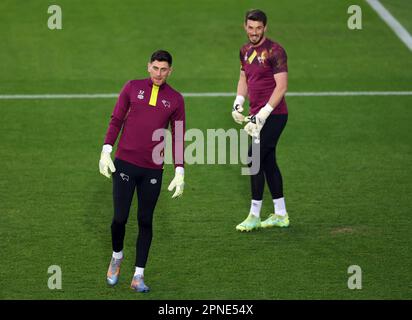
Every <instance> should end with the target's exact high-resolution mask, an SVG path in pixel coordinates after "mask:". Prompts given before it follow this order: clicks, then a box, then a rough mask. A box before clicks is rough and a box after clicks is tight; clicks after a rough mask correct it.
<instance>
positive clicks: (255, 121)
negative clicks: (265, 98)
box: [244, 103, 273, 139]
mask: <svg viewBox="0 0 412 320" xmlns="http://www.w3.org/2000/svg"><path fill="white" fill-rule="evenodd" d="M272 111H273V108H272V106H271V105H270V104H268V103H267V104H266V105H265V106H264V107H263V108H262V109H260V110H259V112H258V113H257V114H256V115H254V116H248V117H246V118H245V122H248V123H247V125H245V128H244V130H245V131H246V132H247V134H248V135H250V136H252V137H255V138H258V139H259V134H260V130H262V128H263V125H264V124H265V122H266V119H267V118H268V117H269V115H270V114H271V113H272Z"/></svg>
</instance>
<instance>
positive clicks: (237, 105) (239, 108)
mask: <svg viewBox="0 0 412 320" xmlns="http://www.w3.org/2000/svg"><path fill="white" fill-rule="evenodd" d="M244 102H245V98H244V97H243V96H236V99H235V102H233V108H232V117H233V120H235V122H236V123H239V124H242V123H243V121H244V120H245V116H244V115H243V114H242V112H243V103H244Z"/></svg>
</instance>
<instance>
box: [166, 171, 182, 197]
mask: <svg viewBox="0 0 412 320" xmlns="http://www.w3.org/2000/svg"><path fill="white" fill-rule="evenodd" d="M184 172H185V171H184V169H183V167H176V171H175V177H174V178H173V180H172V182H170V184H169V187H168V188H167V190H169V191H172V190H173V189H174V188H176V190H175V193H174V194H173V196H172V198H178V197H180V196H181V195H182V194H183V188H184V185H185V182H184Z"/></svg>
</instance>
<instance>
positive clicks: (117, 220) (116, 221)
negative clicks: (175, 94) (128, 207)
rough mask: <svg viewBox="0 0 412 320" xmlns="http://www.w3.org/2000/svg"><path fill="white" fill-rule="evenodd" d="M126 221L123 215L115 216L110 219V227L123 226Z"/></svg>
mask: <svg viewBox="0 0 412 320" xmlns="http://www.w3.org/2000/svg"><path fill="white" fill-rule="evenodd" d="M126 223H127V218H125V217H123V216H115V217H113V220H112V227H117V226H124V225H125V224H126Z"/></svg>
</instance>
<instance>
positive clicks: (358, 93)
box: [0, 91, 412, 100]
mask: <svg viewBox="0 0 412 320" xmlns="http://www.w3.org/2000/svg"><path fill="white" fill-rule="evenodd" d="M182 94H183V96H184V97H193V98H208V97H235V96H236V93H235V92H188V93H182ZM410 95H412V91H324V92H322V91H320V92H288V93H286V96H288V97H342V96H347V97H351V96H410ZM118 96H119V94H118V93H92V94H83V93H79V94H78V93H74V94H0V100H47V99H116V98H117V97H118Z"/></svg>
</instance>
